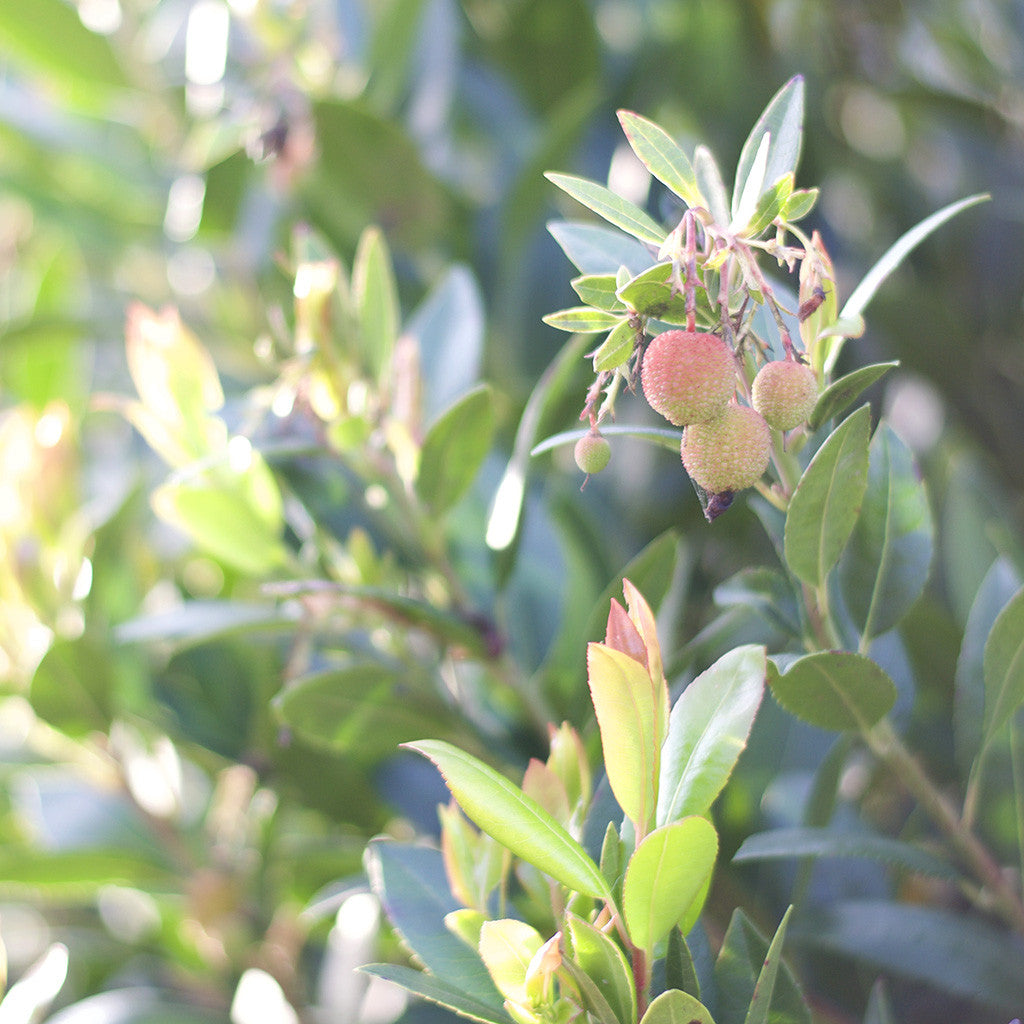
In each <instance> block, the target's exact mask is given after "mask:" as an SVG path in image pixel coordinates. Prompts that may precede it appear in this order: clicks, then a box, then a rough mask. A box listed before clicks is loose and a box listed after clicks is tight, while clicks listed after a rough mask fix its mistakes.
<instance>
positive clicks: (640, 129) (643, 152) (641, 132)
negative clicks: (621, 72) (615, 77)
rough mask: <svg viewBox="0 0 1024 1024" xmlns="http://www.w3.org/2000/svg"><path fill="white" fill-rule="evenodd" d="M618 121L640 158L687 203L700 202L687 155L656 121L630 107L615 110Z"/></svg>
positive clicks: (695, 203) (689, 204)
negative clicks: (617, 114)
mask: <svg viewBox="0 0 1024 1024" xmlns="http://www.w3.org/2000/svg"><path fill="white" fill-rule="evenodd" d="M619 123H620V124H621V125H622V130H623V132H624V133H625V135H626V140H627V141H628V142H629V144H630V146H631V147H632V149H633V152H634V153H636V155H637V157H638V158H639V160H640V162H641V163H642V164H643V165H644V167H646V168H647V170H649V171H650V172H651V174H653V175H654V177H655V178H657V179H658V181H660V182H661V183H662V184H663V185H665V186H667V187H668V188H670V189H671V190H672V191H673V192H674V193H675V194H676V195H677V196H679V198H680V199H682V200H683V202H685V203H686V205H687V206H699V205H701V197H700V190H699V189H698V188H697V177H696V175H695V174H694V171H693V165H692V164H691V163H690V158H689V157H688V156H687V155H686V154H685V153H684V152H683V150H682V149H681V148H680V146H679V145H678V143H676V141H675V140H674V139H673V138H672V136H670V135H669V134H668V132H666V131H665V130H664V128H661V127H660V126H659V125H656V124H655V123H654V122H653V121H648V120H647V118H644V117H641V116H640V115H639V114H634V113H633V112H632V111H630V110H620V111H619Z"/></svg>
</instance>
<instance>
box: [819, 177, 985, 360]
mask: <svg viewBox="0 0 1024 1024" xmlns="http://www.w3.org/2000/svg"><path fill="white" fill-rule="evenodd" d="M987 199H989V196H988V195H985V194H978V195H973V196H968V197H967V198H966V199H961V200H959V201H958V202H955V203H950V204H949V206H944V207H943V208H942V209H941V210H938V211H936V212H935V213H933V214H932V215H931V216H930V217H926V218H925V219H924V220H923V221H921V223H920V224H917V225H916V226H915V227H913V228H911V229H910V230H909V231H908V232H906V233H905V234H904V235H901V236H900V237H899V238H898V239H897V240H896V241H895V242H894V243H893V244H892V245H891V246H890V247H889V248H888V249H887V250H886V251H885V253H884V255H883V256H882V258H881V259H880V260H879V261H878V262H877V263H876V264H875V265H874V266H873V267H872V268H871V269H870V270H869V271H868V272H867V273H866V274H865V275H864V277H863V278H861V282H860V284H859V285H857V287H856V288H855V289H854V290H853V292H852V293H851V295H850V297H849V298H848V299H847V300H846V303H845V305H844V306H843V308H842V311H841V312H840V314H839V315H840V316H841V317H842V318H843V319H847V318H850V317H855V316H858V315H860V314H861V313H863V312H864V310H865V309H866V308H867V305H868V303H869V302H870V301H871V300H872V298H874V295H875V292H877V291H878V289H879V288H880V287H881V285H882V282H883V281H885V279H886V278H887V277H888V276H889V275H890V274H891V273H892V272H893V271H894V270H895V269H896V268H897V267H898V266H899V265H900V264H901V263H902V262H903V260H904V258H905V257H906V256H907V255H908V254H909V253H910V252H912V251H913V250H914V248H916V247H917V246H918V245H919V244H920V243H921V242H922V241H924V239H925V238H927V237H928V236H929V235H930V234H931V233H932V232H933V231H935V230H936V229H937V228H939V227H941V225H943V224H945V223H946V221H947V220H950V219H951V218H952V217H955V216H956V215H957V214H958V213H960V212H961V211H962V210H966V209H968V207H971V206H975V205H977V204H978V203H982V202H985V201H986V200H987ZM841 348H842V339H841V338H839V339H836V344H834V345H833V346H832V348H831V349H830V350H829V353H828V356H827V358H826V359H825V364H824V365H825V372H826V373H831V372H832V370H833V368H834V367H835V365H836V360H837V359H838V358H839V352H840V349H841Z"/></svg>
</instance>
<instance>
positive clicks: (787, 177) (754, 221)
mask: <svg viewBox="0 0 1024 1024" xmlns="http://www.w3.org/2000/svg"><path fill="white" fill-rule="evenodd" d="M792 191H793V176H792V175H791V174H784V175H783V176H782V177H781V178H779V180H778V181H777V182H775V184H774V185H772V186H771V187H770V188H768V189H767V190H766V191H765V192H763V193H762V194H761V198H760V199H758V201H757V205H756V206H755V207H754V210H753V212H752V213H751V215H750V217H749V218H748V219H747V222H746V223H745V224H742V225H741V226H740V230H741V232H742V233H743V235H744V236H745V237H746V238H757V236H758V235H760V234H761V232H762V231H764V230H765V229H766V228H768V227H769V226H770V225H771V224H772V222H773V221H774V220H775V218H776V217H778V216H779V215H780V214H781V213H782V211H783V208H784V207H785V205H786V200H787V199H788V198H789V194H790V193H791V192H792Z"/></svg>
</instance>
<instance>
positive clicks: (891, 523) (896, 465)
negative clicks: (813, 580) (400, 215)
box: [838, 424, 934, 637]
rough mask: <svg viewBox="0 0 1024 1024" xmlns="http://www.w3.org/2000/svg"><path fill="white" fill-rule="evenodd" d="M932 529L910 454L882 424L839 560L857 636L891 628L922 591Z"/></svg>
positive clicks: (930, 553)
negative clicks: (855, 517)
mask: <svg viewBox="0 0 1024 1024" xmlns="http://www.w3.org/2000/svg"><path fill="white" fill-rule="evenodd" d="M933 534H934V527H933V524H932V514H931V507H930V506H929V504H928V495H927V493H926V491H925V489H924V487H923V485H922V483H921V474H920V472H919V470H918V468H917V465H916V464H915V462H914V457H913V454H912V453H911V451H910V449H909V448H908V447H907V446H906V445H905V444H904V443H903V441H902V440H901V439H900V438H899V436H898V435H897V434H895V433H894V432H893V431H892V429H891V428H890V427H889V426H888V425H887V424H882V425H881V426H880V427H879V429H878V430H876V431H875V436H874V437H873V438H872V440H871V447H870V452H869V460H868V486H867V490H866V491H865V494H864V502H863V505H862V506H861V513H860V517H859V518H858V520H857V524H856V526H855V527H854V529H853V533H852V534H851V535H850V541H849V544H848V545H847V547H846V550H845V551H844V552H843V556H842V559H841V560H840V563H839V570H838V571H839V579H840V581H841V584H842V588H843V595H844V597H845V598H846V606H847V609H848V611H849V612H850V615H851V617H852V618H853V621H854V624H855V625H856V627H857V629H858V630H859V631H860V634H861V636H864V637H873V636H878V635H879V634H881V633H884V632H886V630H888V629H891V628H892V627H893V626H895V625H896V624H897V623H898V622H899V621H900V619H902V618H903V616H904V615H905V614H906V612H907V611H909V609H910V606H911V605H912V604H913V603H914V602H915V601H916V600H917V599H918V597H919V596H920V595H921V592H922V591H923V590H924V586H925V582H926V581H927V579H928V569H929V566H930V565H931V560H932V541H933Z"/></svg>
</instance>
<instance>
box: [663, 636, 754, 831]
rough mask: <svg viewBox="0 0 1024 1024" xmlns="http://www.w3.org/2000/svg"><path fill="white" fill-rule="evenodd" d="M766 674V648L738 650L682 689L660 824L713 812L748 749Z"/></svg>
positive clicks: (666, 755) (667, 750)
mask: <svg viewBox="0 0 1024 1024" xmlns="http://www.w3.org/2000/svg"><path fill="white" fill-rule="evenodd" d="M766 671H767V663H766V657H765V649H764V648H763V647H755V646H753V645H748V646H745V647H737V648H736V649H735V650H733V651H730V652H729V653H728V654H725V655H723V656H722V657H721V658H719V659H718V661H716V662H715V664H714V665H712V666H711V667H710V668H709V669H707V670H706V671H705V672H702V673H701V674H700V675H699V676H698V677H697V678H696V679H694V680H693V682H692V683H690V685H689V686H687V687H686V689H685V690H683V692H682V694H681V695H680V697H679V699H678V700H677V701H676V703H675V706H674V707H673V708H672V714H671V715H670V716H669V726H668V738H667V740H666V742H665V746H664V748H663V749H662V752H661V779H660V782H659V784H658V815H657V819H656V820H657V823H658V824H659V825H667V824H668V823H669V822H672V821H676V820H678V819H679V818H682V817H685V816H686V815H689V814H704V813H706V812H707V810H708V808H710V807H711V804H712V803H713V802H714V800H715V797H716V796H718V794H719V793H720V792H721V790H722V787H723V786H724V785H725V783H726V781H727V780H728V778H729V775H730V774H731V773H732V770H733V768H734V767H735V765H736V761H737V760H738V758H739V756H740V754H741V753H742V752H743V748H744V747H745V746H746V745H747V737H748V736H749V735H750V728H751V726H752V725H753V723H754V716H755V715H756V714H757V709H758V708H759V707H760V705H761V697H762V695H763V694H764V682H765V674H766Z"/></svg>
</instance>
